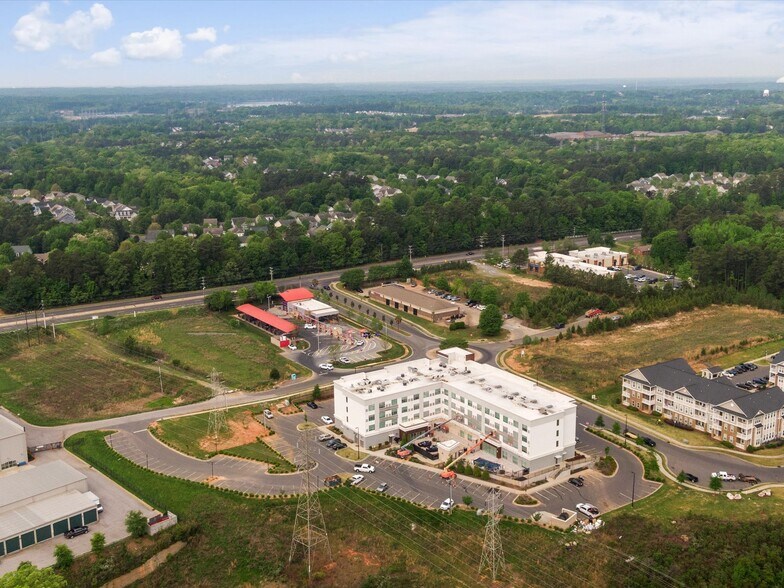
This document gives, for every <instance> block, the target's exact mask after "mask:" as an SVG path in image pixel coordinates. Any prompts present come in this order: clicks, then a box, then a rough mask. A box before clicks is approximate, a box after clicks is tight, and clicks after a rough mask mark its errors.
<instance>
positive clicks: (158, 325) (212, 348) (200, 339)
mask: <svg viewBox="0 0 784 588" xmlns="http://www.w3.org/2000/svg"><path fill="white" fill-rule="evenodd" d="M104 325H105V331H103V332H106V333H107V334H106V335H104V337H103V338H105V339H108V340H110V341H111V342H112V343H114V344H115V345H117V346H120V345H122V344H123V342H124V341H125V340H126V339H127V337H128V336H129V335H130V336H133V337H134V339H135V340H136V341H137V342H138V344H139V345H142V346H145V347H148V348H149V349H151V350H152V351H153V352H154V353H155V354H156V355H158V356H160V357H162V358H163V360H164V361H165V362H166V363H167V364H169V365H172V366H174V367H177V368H180V369H183V370H185V371H187V372H190V373H192V374H197V375H198V376H200V377H203V378H208V377H209V374H210V372H211V371H212V369H213V368H215V369H217V370H218V371H219V372H220V373H221V378H222V380H223V382H224V383H225V384H226V386H228V387H229V388H238V389H241V390H249V391H258V390H264V389H267V388H269V387H270V386H272V385H273V384H274V381H272V380H270V377H269V375H270V370H272V369H273V368H277V370H278V371H279V373H280V375H281V378H282V379H284V380H287V379H289V378H290V377H291V374H297V377H298V378H302V377H306V376H308V375H310V371H309V370H308V369H307V368H305V367H303V366H300V365H297V364H295V363H292V362H290V361H288V360H286V359H285V358H284V357H283V356H282V355H281V351H280V349H278V348H276V347H275V346H274V345H272V344H271V343H270V341H269V336H268V335H266V334H264V333H262V332H261V331H260V330H258V329H256V328H254V327H252V326H250V325H247V324H245V323H244V322H242V321H240V320H238V319H235V318H233V317H231V316H229V315H227V314H219V313H212V312H209V311H207V310H205V309H202V308H191V309H183V310H174V311H163V312H154V313H146V314H143V315H139V316H138V317H136V318H134V317H130V316H129V317H121V318H114V319H111V320H109V321H105V322H104ZM99 332H102V331H101V330H100V329H99Z"/></svg>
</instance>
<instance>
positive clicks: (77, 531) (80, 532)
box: [65, 525, 90, 539]
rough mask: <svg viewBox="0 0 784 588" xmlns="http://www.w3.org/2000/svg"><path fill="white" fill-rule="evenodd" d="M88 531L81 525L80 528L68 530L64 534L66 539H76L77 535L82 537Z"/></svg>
mask: <svg viewBox="0 0 784 588" xmlns="http://www.w3.org/2000/svg"><path fill="white" fill-rule="evenodd" d="M89 530H90V529H88V528H87V526H86V525H82V526H81V527H74V528H73V529H68V530H67V531H66V532H65V538H66V539H73V538H74V537H78V536H79V535H84V534H85V533H86V532H87V531H89Z"/></svg>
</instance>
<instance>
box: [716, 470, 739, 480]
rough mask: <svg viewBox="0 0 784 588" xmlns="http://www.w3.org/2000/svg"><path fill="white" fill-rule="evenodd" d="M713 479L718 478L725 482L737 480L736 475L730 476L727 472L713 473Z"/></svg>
mask: <svg viewBox="0 0 784 588" xmlns="http://www.w3.org/2000/svg"><path fill="white" fill-rule="evenodd" d="M711 478H718V479H719V480H722V481H724V482H734V481H735V480H737V478H736V477H735V474H728V473H727V472H713V473H712V474H711Z"/></svg>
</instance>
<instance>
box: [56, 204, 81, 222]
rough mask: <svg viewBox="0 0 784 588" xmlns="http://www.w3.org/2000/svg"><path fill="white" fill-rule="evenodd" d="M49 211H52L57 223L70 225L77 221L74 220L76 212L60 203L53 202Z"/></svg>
mask: <svg viewBox="0 0 784 588" xmlns="http://www.w3.org/2000/svg"><path fill="white" fill-rule="evenodd" d="M49 212H51V213H52V216H53V217H54V220H56V221H57V222H58V223H65V224H68V225H72V224H74V223H77V222H79V221H77V220H76V212H74V211H73V210H72V209H70V208H68V207H67V206H63V205H62V204H53V205H52V206H50V207H49Z"/></svg>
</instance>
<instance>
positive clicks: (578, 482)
mask: <svg viewBox="0 0 784 588" xmlns="http://www.w3.org/2000/svg"><path fill="white" fill-rule="evenodd" d="M569 483H570V484H572V485H573V486H577V487H578V488H582V487H583V484H585V478H583V477H582V476H577V477H576V478H569Z"/></svg>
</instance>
